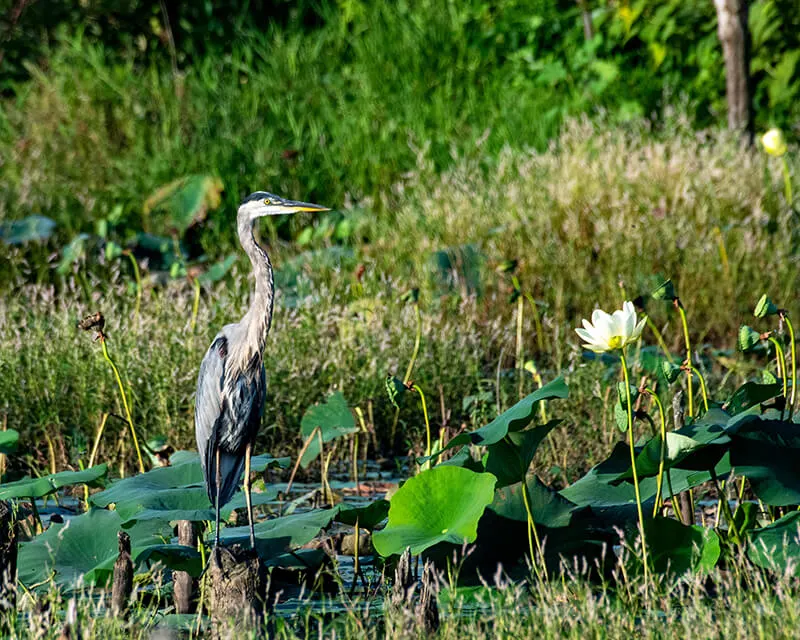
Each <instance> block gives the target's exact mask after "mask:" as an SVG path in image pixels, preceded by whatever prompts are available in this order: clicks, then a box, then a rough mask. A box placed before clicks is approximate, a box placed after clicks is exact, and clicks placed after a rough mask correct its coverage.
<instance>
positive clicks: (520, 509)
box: [489, 476, 578, 529]
mask: <svg viewBox="0 0 800 640" xmlns="http://www.w3.org/2000/svg"><path fill="white" fill-rule="evenodd" d="M527 484H528V496H529V498H530V507H531V513H532V514H533V521H534V522H535V523H536V524H541V525H544V526H546V527H550V528H552V529H554V528H557V527H567V526H569V524H570V522H571V521H572V514H573V512H574V511H575V510H576V509H577V508H578V507H577V506H576V505H574V504H572V503H571V502H570V501H569V500H567V499H565V498H563V497H562V496H561V495H559V494H558V492H557V491H554V490H553V489H551V488H550V487H548V486H546V485H545V484H544V483H542V481H541V480H539V478H537V477H536V476H531V477H530V478H528V483H527ZM489 509H491V510H492V511H494V512H495V513H496V514H497V515H499V516H502V517H503V518H508V519H509V520H518V521H520V522H527V521H528V512H527V510H526V509H525V501H524V496H523V495H522V483H521V482H517V483H516V484H513V485H510V486H507V487H503V488H502V489H498V490H497V491H495V493H494V500H493V501H492V504H490V505H489Z"/></svg>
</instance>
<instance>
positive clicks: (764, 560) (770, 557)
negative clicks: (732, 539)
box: [747, 511, 800, 576]
mask: <svg viewBox="0 0 800 640" xmlns="http://www.w3.org/2000/svg"><path fill="white" fill-rule="evenodd" d="M749 539H750V544H748V545H747V557H748V558H749V559H750V561H751V562H753V564H755V565H757V566H759V567H762V568H764V569H770V570H772V571H778V572H781V573H783V572H785V571H786V570H787V569H789V568H791V569H792V572H793V573H794V575H795V576H800V511H792V512H791V513H788V514H786V515H785V516H783V517H782V518H780V519H779V520H776V521H775V522H773V523H772V524H771V525H769V526H766V527H763V528H762V529H755V530H753V531H751V532H750V537H749Z"/></svg>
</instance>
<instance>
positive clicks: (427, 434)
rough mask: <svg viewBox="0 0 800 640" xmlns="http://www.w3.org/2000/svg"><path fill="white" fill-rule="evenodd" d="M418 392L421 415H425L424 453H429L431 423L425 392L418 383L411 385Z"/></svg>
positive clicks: (428, 454)
mask: <svg viewBox="0 0 800 640" xmlns="http://www.w3.org/2000/svg"><path fill="white" fill-rule="evenodd" d="M411 388H412V389H413V390H414V391H416V392H417V393H418V394H419V399H420V401H421V402H422V415H423V416H424V417H425V455H426V456H430V455H431V423H430V420H429V419H428V404H427V403H426V402H425V394H424V393H422V389H421V388H420V386H419V385H418V384H415V385H414V386H413V387H411Z"/></svg>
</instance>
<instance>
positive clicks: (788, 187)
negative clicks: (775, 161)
mask: <svg viewBox="0 0 800 640" xmlns="http://www.w3.org/2000/svg"><path fill="white" fill-rule="evenodd" d="M781 171H782V173H783V193H784V195H785V196H786V204H788V205H789V206H790V207H791V206H792V201H793V198H792V176H791V174H790V173H789V163H788V162H786V156H782V157H781Z"/></svg>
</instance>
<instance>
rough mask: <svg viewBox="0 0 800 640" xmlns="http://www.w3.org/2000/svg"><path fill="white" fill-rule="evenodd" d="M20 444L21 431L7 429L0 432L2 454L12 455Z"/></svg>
mask: <svg viewBox="0 0 800 640" xmlns="http://www.w3.org/2000/svg"><path fill="white" fill-rule="evenodd" d="M18 442H19V431H17V430H16V429H6V430H5V431H0V453H3V454H6V455H8V454H11V453H14V452H15V451H16V450H17V443H18Z"/></svg>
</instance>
